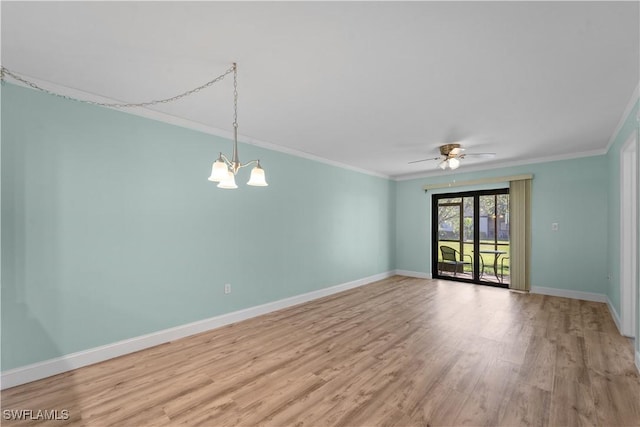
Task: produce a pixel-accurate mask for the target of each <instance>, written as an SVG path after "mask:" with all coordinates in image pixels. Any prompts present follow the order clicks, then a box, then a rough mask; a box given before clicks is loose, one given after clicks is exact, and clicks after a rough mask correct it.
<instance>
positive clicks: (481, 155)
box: [458, 153, 496, 159]
mask: <svg viewBox="0 0 640 427" xmlns="http://www.w3.org/2000/svg"><path fill="white" fill-rule="evenodd" d="M495 156H496V153H467V154H461V155H459V156H458V157H459V158H461V159H463V158H465V157H478V158H480V159H492V158H494V157H495Z"/></svg>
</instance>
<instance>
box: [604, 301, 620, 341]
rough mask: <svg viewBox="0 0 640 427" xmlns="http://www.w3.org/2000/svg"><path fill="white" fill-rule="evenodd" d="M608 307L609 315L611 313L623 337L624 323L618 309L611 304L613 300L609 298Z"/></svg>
mask: <svg viewBox="0 0 640 427" xmlns="http://www.w3.org/2000/svg"><path fill="white" fill-rule="evenodd" d="M607 307H609V313H611V317H613V322H614V323H615V324H616V328H618V332H620V335H622V326H621V325H622V322H621V321H620V315H619V314H618V312H617V311H616V308H615V307H614V306H613V304H612V303H611V300H610V299H609V297H608V296H607Z"/></svg>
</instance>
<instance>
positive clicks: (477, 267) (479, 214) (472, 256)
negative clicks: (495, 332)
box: [432, 189, 509, 287]
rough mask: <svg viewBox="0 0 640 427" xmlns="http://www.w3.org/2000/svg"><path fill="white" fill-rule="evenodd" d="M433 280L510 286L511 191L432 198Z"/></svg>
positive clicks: (488, 191)
mask: <svg viewBox="0 0 640 427" xmlns="http://www.w3.org/2000/svg"><path fill="white" fill-rule="evenodd" d="M432 276H433V277H435V278H441V279H452V280H460V281H467V282H473V283H482V284H490V285H494V286H502V287H507V286H508V284H509V190H508V189H500V190H486V191H475V192H465V193H449V194H437V195H433V196H432Z"/></svg>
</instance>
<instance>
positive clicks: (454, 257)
mask: <svg viewBox="0 0 640 427" xmlns="http://www.w3.org/2000/svg"><path fill="white" fill-rule="evenodd" d="M440 253H442V261H440V263H439V265H438V267H439V268H438V270H439V273H440V274H442V270H443V267H444V266H445V265H446V266H451V267H453V275H454V276H457V275H458V273H464V266H465V265H471V264H472V263H473V262H472V261H464V259H462V257H461V256H460V252H458V251H457V250H455V249H453V248H451V247H449V246H440ZM464 257H465V258H466V257H469V259H471V260H473V258H471V255H468V254H465V255H464ZM447 270H448V268H447Z"/></svg>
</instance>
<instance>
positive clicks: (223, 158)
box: [220, 153, 233, 167]
mask: <svg viewBox="0 0 640 427" xmlns="http://www.w3.org/2000/svg"><path fill="white" fill-rule="evenodd" d="M220 158H221V159H222V160H224V162H225V163H226V164H227V166H229V167H233V163H231V162H230V161H229V159H227V156H225V155H224V154H222V153H220Z"/></svg>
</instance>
